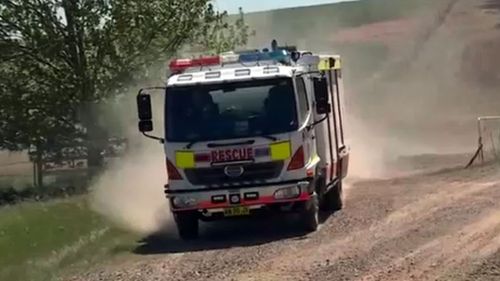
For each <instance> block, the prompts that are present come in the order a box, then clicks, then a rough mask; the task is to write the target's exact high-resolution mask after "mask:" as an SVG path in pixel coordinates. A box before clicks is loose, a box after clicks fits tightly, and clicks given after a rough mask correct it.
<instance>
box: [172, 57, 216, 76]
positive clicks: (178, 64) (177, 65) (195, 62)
mask: <svg viewBox="0 0 500 281" xmlns="http://www.w3.org/2000/svg"><path fill="white" fill-rule="evenodd" d="M220 62H221V57H220V56H208V57H200V58H196V59H176V60H173V61H171V62H170V65H169V67H170V71H172V72H174V73H179V72H183V71H184V70H186V69H188V68H190V67H203V66H211V65H218V64H220Z"/></svg>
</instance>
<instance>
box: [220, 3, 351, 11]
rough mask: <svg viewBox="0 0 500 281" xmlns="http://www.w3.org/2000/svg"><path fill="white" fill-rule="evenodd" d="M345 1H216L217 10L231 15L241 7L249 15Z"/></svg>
mask: <svg viewBox="0 0 500 281" xmlns="http://www.w3.org/2000/svg"><path fill="white" fill-rule="evenodd" d="M343 1H346V0H214V2H215V7H216V8H218V9H219V10H222V11H224V10H225V11H228V13H230V14H234V13H237V12H238V8H239V7H242V8H243V11H244V12H245V13H249V12H257V11H266V10H274V9H281V8H290V7H299V6H312V5H320V4H328V3H336V2H343ZM347 1H349V0H347Z"/></svg>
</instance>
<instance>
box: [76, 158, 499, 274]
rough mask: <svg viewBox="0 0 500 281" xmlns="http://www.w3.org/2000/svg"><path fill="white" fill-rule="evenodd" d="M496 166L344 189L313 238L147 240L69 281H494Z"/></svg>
mask: <svg viewBox="0 0 500 281" xmlns="http://www.w3.org/2000/svg"><path fill="white" fill-rule="evenodd" d="M499 249H500V166H497V165H490V166H486V167H482V168H474V169H472V170H467V171H464V170H463V169H456V170H449V171H441V172H436V173H432V174H427V175H416V176H411V177H406V178H398V179H390V180H375V181H374V180H370V181H359V182H355V183H352V184H351V185H349V186H348V188H347V192H346V207H345V209H344V210H342V211H340V212H337V213H335V214H333V215H332V216H330V217H328V218H327V219H326V220H325V221H324V223H323V225H322V227H321V229H320V230H319V231H317V232H316V233H312V234H309V235H304V234H301V233H298V232H296V230H295V229H294V227H293V218H290V219H288V220H283V219H276V220H273V221H270V222H257V221H247V220H245V221H234V222H229V223H227V222H224V223H220V224H215V225H210V226H208V227H207V228H205V229H204V231H203V239H202V240H200V241H197V242H192V243H186V242H181V241H179V240H177V239H176V238H175V237H171V238H168V236H167V237H163V238H162V239H154V238H151V239H148V240H146V241H144V243H143V244H141V245H139V246H138V248H137V249H136V254H137V255H136V258H134V259H133V260H127V261H123V262H119V263H118V264H114V265H113V266H106V267H103V268H102V269H98V270H96V271H94V272H92V273H88V274H86V275H83V276H79V277H75V278H73V279H71V280H192V281H194V280H238V281H240V280H500V268H499V267H500V263H499V262H500V251H499Z"/></svg>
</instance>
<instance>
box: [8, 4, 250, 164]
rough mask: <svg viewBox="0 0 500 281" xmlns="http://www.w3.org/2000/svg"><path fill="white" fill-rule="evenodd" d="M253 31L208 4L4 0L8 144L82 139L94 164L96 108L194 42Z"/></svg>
mask: <svg viewBox="0 0 500 281" xmlns="http://www.w3.org/2000/svg"><path fill="white" fill-rule="evenodd" d="M248 35H249V32H248V27H247V26H246V25H245V23H244V20H243V17H242V16H241V18H240V19H239V20H238V21H236V22H234V23H228V22H227V21H226V14H225V13H219V12H216V11H215V10H214V8H213V6H212V5H211V4H210V1H209V0H150V1H142V0H0V149H9V150H25V149H27V148H29V147H32V146H35V147H36V148H37V150H42V151H43V152H47V151H50V150H51V148H55V150H58V149H60V148H61V147H67V146H72V145H73V146H75V145H76V144H75V143H79V144H80V145H81V144H83V145H84V146H85V147H86V148H87V153H88V155H89V161H90V162H92V161H94V160H95V159H97V158H98V155H99V153H100V152H101V150H102V147H103V145H102V143H100V140H102V139H104V138H105V137H106V132H105V130H103V128H102V126H99V122H100V120H99V115H98V114H97V113H96V112H95V108H96V106H95V105H97V104H99V103H102V102H105V101H107V100H109V99H112V98H113V97H114V96H116V95H117V94H119V93H122V92H126V90H127V87H129V86H130V85H133V84H134V82H137V81H142V80H144V79H148V78H150V77H149V76H150V72H148V69H149V68H150V67H151V66H155V65H161V64H164V62H165V61H166V60H167V59H168V58H169V57H171V56H172V55H173V54H174V53H175V52H176V51H177V50H179V49H180V48H182V47H184V46H186V44H192V45H197V44H198V45H202V46H206V47H208V49H211V50H214V51H221V50H226V49H228V48H231V47H234V46H236V45H243V44H246V41H247V37H248ZM92 159H94V160H92ZM90 162H89V164H91V165H92V164H96V165H98V164H99V161H98V160H95V163H90Z"/></svg>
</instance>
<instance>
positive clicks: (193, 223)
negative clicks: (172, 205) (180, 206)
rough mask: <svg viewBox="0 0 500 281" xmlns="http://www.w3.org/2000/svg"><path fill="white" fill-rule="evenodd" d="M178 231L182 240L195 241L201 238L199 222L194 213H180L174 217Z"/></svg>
mask: <svg viewBox="0 0 500 281" xmlns="http://www.w3.org/2000/svg"><path fill="white" fill-rule="evenodd" d="M174 218H175V223H176V224H177V231H178V233H179V237H180V238H181V239H182V240H194V239H197V238H198V236H199V220H198V216H197V215H196V213H194V212H180V213H176V214H175V215H174Z"/></svg>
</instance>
